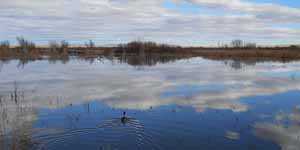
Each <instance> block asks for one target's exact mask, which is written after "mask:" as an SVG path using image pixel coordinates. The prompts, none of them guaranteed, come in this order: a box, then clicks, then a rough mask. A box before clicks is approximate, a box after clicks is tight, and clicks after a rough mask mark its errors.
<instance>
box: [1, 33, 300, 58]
mask: <svg viewBox="0 0 300 150" xmlns="http://www.w3.org/2000/svg"><path fill="white" fill-rule="evenodd" d="M18 40H19V46H16V47H10V46H9V43H8V42H2V43H1V45H0V59H2V60H3V59H41V58H43V57H45V56H46V57H48V58H49V59H60V58H61V59H65V58H67V57H69V56H80V57H97V56H112V55H120V56H122V55H137V56H143V55H162V56H166V55H170V56H184V57H204V58H208V59H240V60H248V59H249V60H253V59H265V60H273V61H289V60H291V61H293V60H300V47H299V46H287V47H257V46H252V47H249V46H245V47H243V46H240V45H239V46H235V47H180V46H172V45H166V44H157V43H154V42H139V41H134V42H130V43H127V44H123V45H118V46H114V47H103V46H102V47H97V46H95V44H94V43H93V42H92V41H89V43H87V44H86V45H85V46H83V47H78V46H76V47H74V46H73V47H72V46H69V44H68V42H66V41H61V42H60V43H59V42H50V43H49V46H48V47H38V46H35V44H34V43H32V42H30V41H27V40H25V39H24V38H18Z"/></svg>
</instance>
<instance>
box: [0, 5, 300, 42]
mask: <svg viewBox="0 0 300 150" xmlns="http://www.w3.org/2000/svg"><path fill="white" fill-rule="evenodd" d="M0 21H1V24H0V41H3V40H9V41H11V42H12V43H15V42H16V40H15V37H16V36H23V37H25V38H27V39H30V40H32V41H34V42H36V43H38V44H41V45H46V44H47V43H48V41H51V40H68V41H70V42H71V43H72V44H83V43H84V42H85V41H87V40H89V39H91V40H94V41H95V42H96V43H97V44H98V45H112V44H118V43H124V42H128V41H132V40H136V39H142V40H151V41H155V42H160V43H169V44H177V45H183V46H185V45H192V46H198V45H205V46H210V45H217V44H218V43H228V42H230V41H231V40H233V39H237V38H239V39H243V40H245V41H249V42H256V43H258V44H260V45H280V44H299V43H300V40H299V39H300V1H298V0H289V1H285V0H151V1H149V0H138V1H136V0H101V1H99V0H73V1H70V0H43V1H40V0H11V1H2V2H1V4H0Z"/></svg>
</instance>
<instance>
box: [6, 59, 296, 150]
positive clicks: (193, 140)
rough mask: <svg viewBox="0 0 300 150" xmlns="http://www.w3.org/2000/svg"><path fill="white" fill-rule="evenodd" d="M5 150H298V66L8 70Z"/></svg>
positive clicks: (43, 63)
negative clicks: (124, 115)
mask: <svg viewBox="0 0 300 150" xmlns="http://www.w3.org/2000/svg"><path fill="white" fill-rule="evenodd" d="M123 112H126V118H122V115H123ZM0 149H1V150H2V149H3V150H15V149H17V150H27V149H28V150H67V149H70V150H82V149H86V150H138V149H141V150H199V149H206V150H219V149H220V150H221V149H249V150H254V149H259V150H271V149H272V150H273V149H274V150H277V149H278V150H279V149H283V150H298V149H300V62H293V63H285V64H283V63H275V62H274V63H272V62H265V63H257V64H255V65H254V64H253V65H245V64H240V63H237V62H230V61H229V62H226V63H225V62H222V61H212V60H206V59H202V58H192V59H185V60H177V61H173V62H169V63H165V64H163V63H157V64H156V65H153V66H147V65H145V66H137V65H135V66H133V65H129V64H127V63H120V62H119V61H113V62H112V61H110V60H95V61H93V62H87V61H83V60H78V59H76V58H72V59H71V60H69V61H68V62H67V63H65V64H62V63H49V62H48V61H47V60H39V61H35V62H31V63H29V64H26V65H25V66H20V65H18V61H10V62H7V63H5V64H4V63H2V64H1V65H0Z"/></svg>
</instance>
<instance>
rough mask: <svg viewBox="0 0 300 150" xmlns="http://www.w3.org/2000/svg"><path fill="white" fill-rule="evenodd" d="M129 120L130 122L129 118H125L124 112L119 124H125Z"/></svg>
mask: <svg viewBox="0 0 300 150" xmlns="http://www.w3.org/2000/svg"><path fill="white" fill-rule="evenodd" d="M129 120H130V118H129V117H126V112H125V111H124V112H123V116H122V117H121V122H122V123H123V124H126V123H127V122H128V121H129Z"/></svg>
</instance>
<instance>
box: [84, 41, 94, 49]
mask: <svg viewBox="0 0 300 150" xmlns="http://www.w3.org/2000/svg"><path fill="white" fill-rule="evenodd" d="M84 45H85V47H87V48H94V47H95V43H94V42H93V41H92V40H89V41H88V42H87V43H85V44H84Z"/></svg>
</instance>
